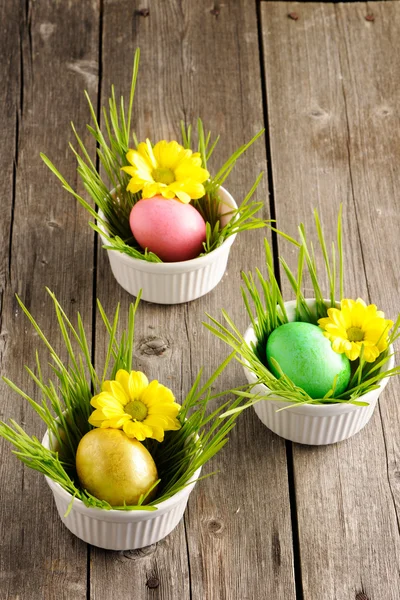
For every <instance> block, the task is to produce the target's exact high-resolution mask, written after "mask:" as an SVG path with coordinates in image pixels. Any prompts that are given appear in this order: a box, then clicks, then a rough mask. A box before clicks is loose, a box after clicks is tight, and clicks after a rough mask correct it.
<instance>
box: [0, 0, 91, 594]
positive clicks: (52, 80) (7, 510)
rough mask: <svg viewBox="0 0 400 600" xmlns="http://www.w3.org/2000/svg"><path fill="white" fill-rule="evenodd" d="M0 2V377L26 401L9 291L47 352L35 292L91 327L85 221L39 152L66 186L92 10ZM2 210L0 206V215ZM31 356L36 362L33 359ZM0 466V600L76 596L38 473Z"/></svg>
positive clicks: (19, 327)
mask: <svg viewBox="0 0 400 600" xmlns="http://www.w3.org/2000/svg"><path fill="white" fill-rule="evenodd" d="M2 6H3V8H2V11H3V13H2V27H6V28H8V29H9V30H10V33H9V35H7V36H4V37H3V34H2V36H1V42H0V43H1V45H2V57H3V60H2V65H1V67H0V68H1V69H2V74H3V77H2V82H3V86H2V92H1V94H3V92H4V93H5V94H6V102H5V104H4V105H5V106H6V110H7V111H9V113H10V115H12V112H11V111H12V110H13V111H14V113H16V111H18V114H19V119H20V120H19V130H18V134H19V135H18V147H17V149H16V152H14V147H13V146H14V140H15V139H16V132H15V119H14V126H13V127H12V126H11V124H12V120H11V117H9V121H8V124H7V121H5V123H6V125H5V126H6V128H7V127H10V130H8V129H6V132H5V135H4V139H5V142H4V143H3V142H2V149H1V164H2V165H5V164H6V162H8V163H9V164H11V165H12V162H13V160H15V163H16V164H15V168H16V188H15V206H14V212H13V215H11V216H12V217H13V222H12V224H11V227H12V239H11V242H12V243H11V246H10V248H9V254H10V257H9V264H8V262H7V261H8V247H7V240H8V235H5V236H4V248H2V254H1V260H2V266H1V272H2V273H4V272H5V274H6V285H5V291H4V305H3V311H2V324H1V326H2V331H1V336H2V353H1V373H2V375H5V374H6V375H7V376H8V377H9V378H10V379H12V380H14V381H15V382H16V383H17V384H19V385H20V386H21V387H22V388H23V389H26V390H27V391H28V393H33V394H34V395H35V397H37V394H36V393H35V392H34V390H33V385H32V384H31V382H30V381H29V380H28V377H27V375H26V374H25V373H24V370H23V365H24V364H29V365H30V366H33V364H34V360H35V355H34V349H35V347H36V345H37V342H38V337H37V335H36V334H34V333H33V331H32V328H31V327H30V326H29V325H28V323H27V321H26V319H25V317H24V316H23V314H22V311H20V310H19V308H18V305H17V303H16V300H15V297H14V294H15V293H18V294H19V295H20V297H21V298H22V300H23V301H24V302H25V303H26V305H27V306H28V308H29V309H30V310H31V311H32V312H33V314H34V315H35V317H36V318H37V319H38V321H39V323H40V324H41V325H42V326H43V328H44V329H45V331H46V333H48V335H49V336H50V337H51V339H52V340H54V344H55V347H58V346H59V345H60V338H61V335H60V334H59V333H58V332H57V329H56V319H55V316H54V315H53V312H54V311H53V310H52V307H51V302H50V299H49V298H48V297H47V298H46V292H45V289H44V288H45V286H46V285H48V286H49V287H50V288H51V289H52V290H54V291H55V292H56V294H57V296H58V297H59V299H60V301H61V302H62V303H63V305H64V306H65V307H66V309H67V310H70V309H72V311H75V309H76V307H79V310H80V311H81V313H82V316H83V318H84V320H85V321H86V322H88V325H89V327H90V324H91V314H92V285H93V284H92V281H93V275H92V270H91V268H90V265H91V264H92V263H93V236H92V234H91V232H90V231H89V230H88V229H87V227H86V219H85V216H84V215H82V212H81V211H79V210H78V209H77V207H76V203H75V202H74V201H71V199H70V198H68V197H67V194H66V193H63V192H62V191H61V190H60V185H59V183H58V182H57V181H56V179H55V178H54V176H52V175H50V173H49V171H48V170H47V168H46V167H45V166H44V164H43V163H42V161H41V159H40V157H39V152H40V151H45V152H46V153H47V154H48V155H49V156H50V157H51V158H52V160H53V161H54V162H55V163H56V164H57V165H59V166H60V168H61V170H62V171H63V173H64V174H65V176H66V177H67V179H69V180H71V181H72V182H73V183H74V182H75V178H76V175H75V164H74V159H73V156H72V155H71V154H70V153H69V152H68V148H67V144H68V139H71V134H70V126H69V122H70V119H71V117H72V116H73V118H74V121H75V123H76V124H77V125H78V126H83V124H84V123H85V122H86V121H87V118H88V116H87V112H88V111H87V108H86V102H85V99H84V97H83V95H82V87H83V86H86V87H87V88H88V90H89V92H90V93H91V94H92V95H93V96H94V97H96V93H97V77H96V69H97V62H96V61H97V52H98V7H97V4H96V3H85V4H84V5H82V4H81V3H80V2H69V3H67V4H66V3H56V4H52V5H49V4H48V3H47V2H43V1H41V0H39V1H37V2H35V3H30V2H27V3H21V5H20V8H19V9H15V7H14V5H13V4H12V3H11V4H10V3H2ZM11 7H12V8H11ZM4 10H7V11H8V12H9V14H8V15H6V14H4ZM66 24H68V26H66ZM13 28H14V29H16V31H13ZM19 61H21V62H20V65H21V67H20V68H19ZM8 69H10V72H9V71H8ZM71 107H74V111H73V113H74V114H73V115H71ZM1 109H3V102H1ZM6 116H7V114H6ZM3 126H4V120H3V119H2V127H3ZM2 138H3V136H2ZM14 154H15V155H14ZM67 156H68V158H66V157H67ZM8 172H9V171H8ZM2 174H3V172H2ZM2 186H4V187H2V191H3V192H4V194H2V198H11V197H12V193H13V190H12V185H11V181H10V177H9V175H8V174H7V178H6V179H5V180H4V183H3V182H2ZM6 205H7V203H4V205H3V201H2V211H3V210H5V209H4V208H3V207H4V206H6ZM8 206H10V205H9V203H8ZM8 225H9V226H10V215H9V216H8ZM1 227H2V228H3V222H2V224H1ZM8 270H9V272H8ZM89 332H90V329H89ZM41 356H42V357H43V358H44V353H43V352H42V353H41ZM44 363H46V360H44ZM1 396H2V410H1V412H2V417H3V418H4V419H8V418H9V417H14V418H15V419H16V420H17V421H19V422H22V423H23V424H25V425H26V429H27V430H28V431H29V432H30V433H34V434H35V435H37V436H38V437H39V436H40V435H41V434H43V426H41V425H40V424H39V420H38V418H36V416H35V414H34V413H33V410H32V409H31V408H30V407H29V406H27V404H26V403H25V402H24V401H23V400H22V399H19V398H18V397H17V396H16V395H15V393H13V392H11V391H10V390H9V389H8V388H7V387H6V386H5V384H4V383H3V382H2V383H1ZM38 399H39V398H38ZM0 464H1V479H2V501H1V506H0V517H1V536H0V537H1V542H0V543H1V554H0V556H1V559H0V560H1V568H0V579H1V583H0V588H1V593H0V595H1V597H2V598H8V599H10V600H11V599H13V600H15V599H17V598H18V599H21V600H28V599H29V600H36V599H37V600H39V599H41V600H42V599H43V598H46V599H55V598H65V599H67V598H68V599H69V600H83V599H84V598H86V588H87V549H86V545H85V544H84V543H82V542H80V541H79V540H78V539H77V538H75V537H74V536H72V534H70V533H69V532H68V531H67V529H66V528H65V527H64V526H63V525H62V524H61V521H60V520H59V518H58V515H57V513H56V509H55V506H54V502H53V499H52V496H51V493H50V490H49V489H48V487H47V484H46V482H45V480H44V478H43V477H41V476H39V475H38V474H37V473H34V472H31V471H30V470H29V469H26V468H24V467H23V466H22V463H20V462H19V461H18V460H17V459H16V458H15V457H14V456H13V455H11V453H10V447H9V445H8V444H7V445H6V444H2V445H1V461H0Z"/></svg>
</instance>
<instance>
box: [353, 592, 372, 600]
mask: <svg viewBox="0 0 400 600" xmlns="http://www.w3.org/2000/svg"><path fill="white" fill-rule="evenodd" d="M356 600H369V598H368V596H367V594H365V593H364V592H356Z"/></svg>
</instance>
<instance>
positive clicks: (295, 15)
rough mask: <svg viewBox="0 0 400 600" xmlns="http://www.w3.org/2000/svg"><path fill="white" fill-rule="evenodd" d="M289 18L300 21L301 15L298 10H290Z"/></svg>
mask: <svg viewBox="0 0 400 600" xmlns="http://www.w3.org/2000/svg"><path fill="white" fill-rule="evenodd" d="M288 18H289V19H292V21H298V20H299V15H298V14H297V13H296V12H290V13H289V14H288Z"/></svg>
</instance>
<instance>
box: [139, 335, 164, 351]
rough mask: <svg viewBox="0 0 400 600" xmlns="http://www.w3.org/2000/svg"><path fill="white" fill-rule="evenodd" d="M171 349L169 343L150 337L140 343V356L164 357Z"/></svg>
mask: <svg viewBox="0 0 400 600" xmlns="http://www.w3.org/2000/svg"><path fill="white" fill-rule="evenodd" d="M169 347H170V346H169V342H168V341H166V340H163V339H162V338H160V337H157V336H150V337H148V338H146V339H144V340H143V341H142V342H141V343H140V345H139V354H142V355H144V356H162V355H163V354H165V352H166V351H167V350H168V349H169Z"/></svg>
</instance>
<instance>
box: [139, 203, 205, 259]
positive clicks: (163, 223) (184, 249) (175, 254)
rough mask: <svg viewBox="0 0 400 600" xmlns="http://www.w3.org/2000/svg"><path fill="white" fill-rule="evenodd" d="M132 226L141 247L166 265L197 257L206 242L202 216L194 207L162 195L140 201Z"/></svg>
mask: <svg viewBox="0 0 400 600" xmlns="http://www.w3.org/2000/svg"><path fill="white" fill-rule="evenodd" d="M129 224H130V228H131V230H132V233H133V235H134V237H135V239H136V241H137V242H138V244H139V245H140V246H141V247H142V248H143V249H145V248H147V249H148V250H149V251H151V252H154V254H157V256H158V257H159V258H161V260H162V261H164V262H178V261H183V260H190V259H191V258H196V256H198V255H199V254H200V253H201V252H202V250H203V242H205V240H206V224H205V222H204V219H203V217H202V216H201V215H200V213H199V212H198V211H197V210H196V209H195V208H194V207H193V206H192V205H191V204H183V203H182V202H179V200H176V199H172V200H169V199H166V198H163V197H162V196H153V198H145V199H142V200H139V202H137V203H136V204H135V206H134V207H133V208H132V210H131V214H130V217H129Z"/></svg>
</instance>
